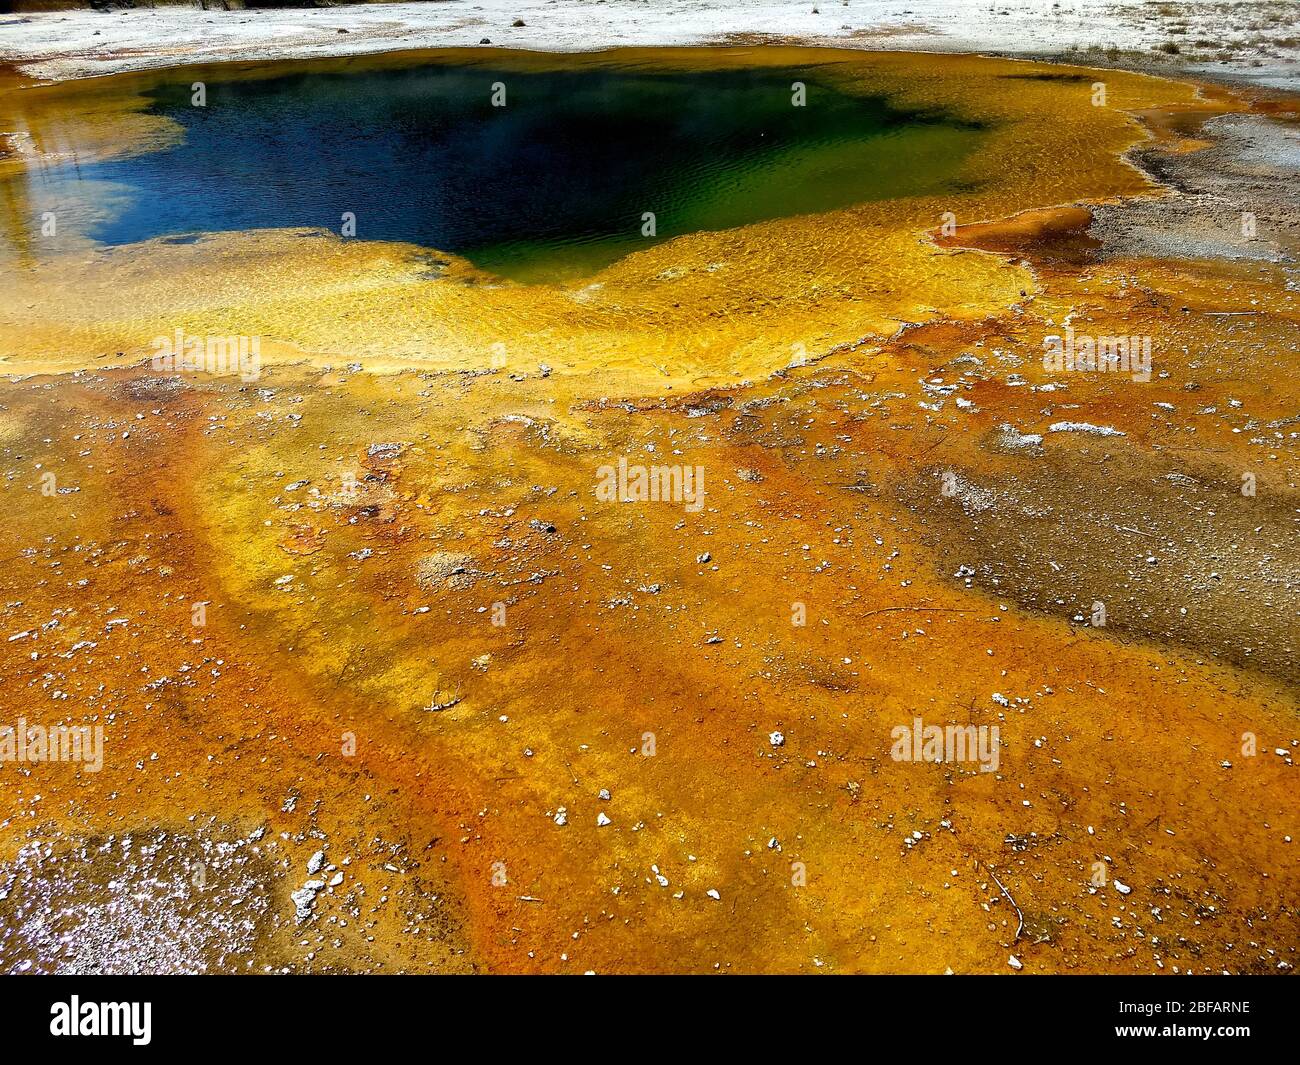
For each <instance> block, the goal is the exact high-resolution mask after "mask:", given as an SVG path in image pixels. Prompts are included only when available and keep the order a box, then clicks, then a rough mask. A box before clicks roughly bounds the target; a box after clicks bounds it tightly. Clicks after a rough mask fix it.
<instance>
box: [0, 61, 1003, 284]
mask: <svg viewBox="0 0 1300 1065" xmlns="http://www.w3.org/2000/svg"><path fill="white" fill-rule="evenodd" d="M284 69H285V68H284V67H281V68H280V71H281V72H279V73H276V74H274V75H272V76H259V77H254V78H249V77H247V76H242V77H235V76H225V77H222V76H220V75H218V76H217V78H216V79H214V78H213V77H212V76H210V75H206V77H207V80H206V106H202V107H199V106H194V104H193V103H192V84H193V73H192V72H185V71H178V72H172V73H170V74H168V75H165V76H160V77H155V78H154V79H153V80H152V82H151V84H150V86H149V87H148V89H147V90H146V96H145V99H146V102H147V113H148V114H151V115H155V116H159V117H162V118H165V119H169V120H171V121H172V122H174V123H176V124H177V125H178V126H179V127H180V129H181V130H182V135H181V136H179V137H176V138H174V140H173V141H172V142H168V143H164V144H162V145H160V146H158V147H157V149H156V150H152V151H146V152H136V153H134V154H130V155H127V156H125V157H119V158H113V159H108V160H102V161H98V162H93V163H90V164H84V165H76V164H75V162H74V161H73V160H75V156H76V153H75V151H72V152H69V153H68V159H67V161H64V162H56V163H55V164H54V165H52V166H46V167H44V168H43V169H42V170H41V171H40V173H39V175H27V176H26V177H20V178H17V179H16V180H25V181H27V183H28V188H27V189H26V190H24V191H25V194H26V195H27V197H29V198H30V200H31V201H32V205H31V207H29V208H28V209H27V210H26V211H24V212H22V217H24V218H25V219H27V220H28V221H29V222H30V223H31V224H33V225H39V221H40V215H41V213H42V212H44V211H56V212H58V214H59V218H60V224H66V220H68V219H71V220H73V224H74V225H76V226H77V227H78V228H79V230H80V231H82V232H84V233H85V234H86V235H88V236H89V237H90V238H92V239H94V240H97V241H101V242H103V243H106V244H124V243H131V242H134V241H139V240H143V239H147V238H151V237H158V236H162V235H168V234H183V233H189V232H197V231H214V230H242V229H248V228H279V227H296V226H312V227H321V228H325V229H329V230H331V231H333V232H340V231H341V229H342V227H343V225H344V222H345V217H344V216H345V214H347V213H350V214H352V215H354V216H355V219H356V233H355V235H356V236H357V237H358V238H361V239H369V240H394V241H409V242H412V243H416V244H420V245H423V246H427V247H431V248H436V249H440V250H443V251H448V252H454V253H456V254H459V255H463V256H465V257H466V258H468V259H470V260H471V261H473V262H474V263H475V264H477V265H479V266H481V267H483V268H485V269H488V270H491V271H494V272H496V273H499V274H502V275H505V276H508V277H514V278H517V279H521V280H545V279H555V278H564V277H573V276H580V275H582V274H585V273H589V272H590V271H592V270H594V269H597V268H599V267H600V266H603V265H605V264H607V263H609V262H612V261H613V260H614V259H617V258H619V257H620V256H622V255H624V254H626V253H628V252H629V251H633V250H636V249H637V248H641V247H645V246H646V245H647V244H648V243H652V242H654V241H655V240H663V239H667V238H670V237H673V236H678V235H681V234H683V233H689V232H693V231H698V230H716V229H724V228H728V227H732V226H738V225H744V224H747V223H750V222H755V221H759V220H763V219H768V218H776V217H783V216H789V215H795V214H805V213H811V212H817V211H824V210H829V209H833V208H837V207H843V206H847V205H850V204H853V203H860V202H865V201H868V200H878V199H885V198H889V197H893V196H899V195H905V194H915V193H924V192H934V191H939V190H942V189H944V188H946V187H950V185H951V184H952V183H953V182H954V181H955V180H956V177H957V172H958V170H959V168H960V166H961V163H962V161H963V159H964V158H965V156H966V155H967V153H968V152H969V151H970V149H971V148H972V147H973V146H974V144H975V143H976V141H977V140H978V138H979V137H980V131H979V129H978V128H977V127H975V126H973V125H971V124H970V123H967V122H962V121H959V120H957V119H954V118H950V117H948V116H944V115H941V114H937V113H931V112H927V113H921V112H917V111H905V110H900V109H897V108H894V107H891V106H890V104H889V103H888V102H887V101H885V100H883V99H880V98H876V97H864V96H858V95H853V94H852V93H850V92H848V91H847V90H845V89H844V88H843V87H841V86H839V85H837V84H836V82H835V80H834V79H833V77H831V76H830V75H829V74H828V73H826V72H824V71H822V70H819V68H816V67H814V68H811V69H807V68H805V69H801V70H794V69H787V70H782V69H779V68H768V69H724V70H714V71H691V72H686V71H672V70H650V69H647V68H646V67H645V66H641V67H636V68H633V67H622V68H620V67H613V66H610V65H604V66H599V67H596V68H591V67H581V66H580V67H578V68H575V69H558V70H557V69H544V70H536V69H521V68H515V67H512V66H511V65H510V63H509V61H508V60H506V59H502V60H501V61H500V62H499V63H498V62H497V61H495V60H494V61H493V63H492V65H485V64H483V63H481V62H478V63H474V64H465V65H455V64H449V63H447V62H439V63H436V64H428V63H425V64H422V65H418V66H405V67H402V66H397V67H393V66H392V64H391V63H382V62H381V63H377V64H375V65H374V66H367V64H366V63H365V62H353V63H350V64H349V65H348V67H347V69H344V70H339V69H332V70H324V71H322V70H320V69H314V70H313V69H312V68H311V67H298V68H294V67H291V68H289V72H283V71H284ZM796 83H800V84H802V85H804V86H805V87H806V89H805V92H804V94H803V95H804V97H805V100H804V103H803V105H802V106H797V105H796V104H797V102H798V97H799V96H800V92H799V90H798V89H797V88H796ZM4 184H6V183H5V182H0V185H4ZM5 194H6V195H7V196H12V195H13V190H12V189H6V190H5ZM648 214H653V215H654V230H655V232H654V233H653V234H651V235H647V232H646V231H647V229H648V226H647V215H648ZM29 235H30V234H29Z"/></svg>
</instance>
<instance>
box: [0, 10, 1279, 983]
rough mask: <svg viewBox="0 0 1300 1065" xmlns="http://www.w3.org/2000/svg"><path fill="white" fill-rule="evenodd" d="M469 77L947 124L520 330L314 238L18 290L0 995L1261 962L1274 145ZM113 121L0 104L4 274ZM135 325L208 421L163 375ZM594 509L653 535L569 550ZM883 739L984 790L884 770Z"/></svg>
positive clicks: (471, 283)
mask: <svg viewBox="0 0 1300 1065" xmlns="http://www.w3.org/2000/svg"><path fill="white" fill-rule="evenodd" d="M911 6H912V7H914V8H915V9H916V11H917V16H918V19H921V17H922V16H923V15H924V12H925V11H926V10H927V5H925V4H921V3H915V4H913V5H911ZM1039 6H1041V5H1039ZM1076 6H1077V5H1076ZM1190 6H1191V7H1195V5H1190ZM1250 6H1251V7H1257V8H1260V9H1263V8H1267V7H1270V6H1271V5H1250ZM438 7H439V8H448V7H449V5H438ZM610 7H611V8H612V7H614V5H612V4H611V5H610ZM521 10H522V9H521ZM543 10H544V11H548V12H550V11H554V12H556V13H557V16H558V14H559V13H560V12H563V11H564V10H565V9H564V8H563V7H560V6H556V7H548V8H544V9H543ZM849 10H853V9H852V8H850V9H849ZM835 11H836V12H837V14H836V15H835V16H833V17H834V18H835V19H836V20H837V21H838V18H839V16H838V11H839V8H838V6H837V7H836V8H835ZM179 14H180V13H179V12H172V11H160V12H158V13H157V15H156V16H150V15H149V13H148V12H141V13H135V14H133V15H132V19H136V18H145V17H156V18H158V19H170V18H176V17H179ZM195 14H196V13H195V12H193V11H189V12H187V13H186V15H187V17H190V18H192V17H193V16H194V15H195ZM235 14H242V13H228V14H227V15H226V16H223V17H224V18H225V19H226V20H227V21H228V20H230V19H232V18H233V17H234V15H235ZM281 14H282V15H285V17H287V14H285V13H281ZM385 14H389V17H393V16H392V15H391V13H387V12H385V11H383V10H380V9H376V10H375V11H374V12H371V10H370V9H366V10H365V11H364V12H362V11H358V10H356V9H339V10H338V11H328V12H324V13H312V14H311V15H309V16H300V17H303V18H308V19H310V20H315V21H319V20H332V19H335V18H342V17H345V16H346V17H355V18H358V19H361V18H379V17H382V16H384V15H385ZM58 17H63V16H56V15H49V16H41V17H40V18H33V21H32V22H31V24H30V26H37V27H39V26H42V25H45V24H46V22H47V21H48V20H51V19H55V18H58ZM67 17H69V18H71V19H72V20H73V22H74V24H75V25H81V24H82V21H85V22H86V23H87V24H89V21H90V20H92V19H99V18H102V16H98V15H94V16H92V15H88V14H77V15H70V16H67ZM277 17H280V16H277ZM439 17H444V18H445V17H448V16H447V15H446V14H441V15H440V16H439ZM846 17H847V16H846ZM524 18H525V21H528V22H531V21H532V19H531V18H530V17H529V16H528V15H527V14H525V16H524ZM257 19H258V20H262V19H267V20H269V19H270V16H257ZM921 20H922V21H923V19H921ZM123 24H124V25H125V24H128V23H127V22H126V21H125V20H124V22H123ZM30 26H29V27H28V28H29V29H30ZM472 32H473V34H476V35H480V36H481V33H480V31H479V29H478V28H477V27H475V28H474V29H473V30H472ZM8 39H9V40H13V38H8ZM494 40H495V37H494ZM264 43H266V42H265V41H264ZM442 43H472V42H468V41H467V42H460V41H452V42H447V41H443V42H442ZM520 43H527V42H520ZM1080 43H1082V44H1085V45H1086V43H1088V42H1086V41H1081V42H1080ZM266 47H267V48H268V49H272V50H274V48H275V47H276V45H275V44H274V43H269V44H266ZM286 50H288V49H286ZM475 51H477V50H475ZM11 54H12V53H11ZM458 55H459V53H456V52H445V53H442V52H440V53H421V54H418V55H409V56H398V57H393V58H392V59H391V60H389V61H391V62H394V63H407V62H434V61H438V62H451V61H455V60H456V59H457V57H458ZM36 58H39V57H36ZM186 58H187V59H193V58H194V57H193V56H187V57H186ZM208 58H211V57H208ZM164 59H165V62H166V63H174V62H175V61H176V60H177V53H176V52H166V53H165V55H164ZM119 60H120V56H115V57H113V58H111V59H110V60H109V62H110V65H111V69H118V66H112V64H118V63H119ZM509 60H510V61H511V62H514V63H517V64H519V65H520V66H521V68H529V69H540V68H548V69H549V68H550V67H552V66H555V65H562V66H567V67H568V68H578V69H593V68H599V67H601V66H602V65H609V64H615V65H617V64H635V65H637V66H639V67H656V66H658V67H670V68H673V69H692V70H698V69H709V70H714V69H719V68H734V67H743V66H752V65H763V64H770V65H772V66H780V67H781V68H782V69H785V68H787V67H791V66H794V67H798V66H800V65H801V64H802V65H808V66H812V65H818V64H824V63H832V64H834V65H835V69H836V74H837V76H839V77H843V78H844V79H846V80H848V81H850V82H853V83H855V84H858V85H859V86H860V87H862V88H863V90H864V91H870V92H872V93H876V94H880V95H883V96H885V97H887V98H889V99H891V100H893V101H897V102H900V103H905V104H907V105H909V106H915V107H935V108H937V107H941V106H942V107H949V108H955V109H958V111H959V113H961V114H963V115H964V116H966V117H968V118H969V119H970V120H971V121H972V122H975V121H978V122H981V123H983V124H984V128H986V129H987V131H988V132H987V137H986V139H985V140H984V141H982V142H981V145H980V147H979V148H978V149H977V150H976V151H975V152H974V153H973V155H972V157H971V158H970V159H969V161H968V162H967V164H966V170H965V173H964V179H963V180H962V181H961V182H960V183H959V185H958V186H957V187H954V188H953V189H951V190H950V191H946V192H944V193H941V194H927V195H923V196H904V197H896V198H892V199H888V200H882V201H879V202H875V203H868V204H862V205H857V206H852V207H848V208H844V209H840V210H835V211H829V212H824V213H818V214H810V215H800V216H798V217H791V218H778V219H772V220H768V221H763V222H760V223H755V224H753V225H747V226H743V227H740V228H734V229H728V230H723V231H719V232H696V233H690V234H683V235H680V236H677V237H674V238H673V239H669V240H666V241H663V242H660V243H657V244H655V245H653V246H652V247H646V248H644V249H643V250H639V251H635V252H633V253H631V254H629V255H627V256H625V257H623V258H621V259H619V260H618V261H617V262H615V263H614V264H613V265H610V266H607V267H603V268H602V269H600V270H599V271H598V272H597V273H595V274H594V275H593V276H591V277H587V278H583V279H581V280H577V281H570V282H565V283H563V284H549V285H548V284H521V283H514V282H508V281H504V280H502V279H500V278H496V277H493V276H490V275H488V274H485V273H484V272H482V271H480V270H478V269H476V268H475V267H474V266H473V265H472V264H470V263H469V262H467V261H465V260H464V259H462V258H459V257H457V256H455V255H450V254H442V253H440V252H439V251H438V250H437V249H429V248H421V247H418V246H415V245H406V244H399V243H393V242H379V241H368V240H365V239H351V240H350V239H345V238H343V237H341V236H340V235H338V234H336V233H331V232H327V231H321V230H303V229H294V230H255V231H242V232H227V233H210V234H202V235H196V236H194V237H193V238H186V239H183V240H182V239H175V238H168V237H161V238H157V239H154V240H150V241H144V242H139V243H135V244H127V245H121V246H115V247H105V246H102V245H99V244H96V243H95V242H94V241H92V240H90V239H88V238H85V237H83V236H80V235H78V234H77V232H76V227H75V226H74V227H73V231H72V234H71V235H70V236H69V237H67V239H66V242H65V243H63V244H61V245H58V246H57V247H50V246H48V245H45V244H43V243H42V241H41V237H40V235H39V233H38V234H34V235H33V236H32V237H31V239H30V240H27V241H25V242H16V243H15V244H14V245H13V246H12V247H11V248H10V249H9V251H8V252H7V255H8V258H7V259H6V260H5V261H4V264H3V269H4V271H5V284H4V287H3V292H0V354H2V355H3V363H2V368H3V371H4V373H5V375H6V376H5V378H4V380H3V384H2V385H0V475H2V477H3V481H2V482H0V483H2V484H3V487H4V493H5V498H6V500H7V501H8V503H9V507H8V509H7V516H6V520H5V522H4V523H3V525H0V560H3V566H2V567H0V588H2V592H3V594H0V636H3V637H4V639H3V640H2V641H0V710H2V711H3V713H2V714H0V725H5V724H11V725H13V724H16V723H17V722H18V721H19V719H22V720H24V721H25V722H27V723H33V724H35V723H39V724H40V725H43V726H46V727H53V726H57V725H60V724H66V725H86V726H91V727H96V726H98V727H102V736H103V750H102V765H101V766H99V767H97V768H92V767H91V766H90V765H88V764H86V763H85V762H82V763H81V764H67V763H56V762H46V763H41V762H33V761H30V760H29V761H27V762H23V761H14V760H10V761H3V762H0V969H2V970H3V971H6V972H25V971H65V972H66V971H75V972H85V971H92V972H118V971H140V972H148V971H195V972H203V971H208V972H211V971H215V972H263V971H275V972H279V971H290V972H397V971H434V972H546V973H583V972H597V973H612V972H827V973H830V972H840V973H844V972H918V973H943V972H945V971H949V970H951V971H953V972H958V973H966V972H1006V973H1011V972H1022V973H1060V972H1106V973H1150V972H1166V973H1170V974H1173V973H1217V972H1223V971H1227V972H1236V973H1242V972H1258V973H1264V972H1270V973H1276V972H1280V971H1285V970H1287V969H1289V968H1291V967H1292V966H1294V965H1295V964H1296V962H1297V953H1300V950H1298V947H1300V917H1298V916H1297V911H1296V888H1297V882H1298V878H1297V873H1296V860H1295V854H1296V851H1295V844H1294V843H1293V840H1294V837H1295V836H1296V834H1297V830H1300V817H1298V816H1297V806H1296V802H1295V777H1294V772H1295V765H1294V761H1295V757H1296V753H1297V751H1298V750H1300V724H1298V723H1297V720H1296V711H1297V700H1296V694H1297V677H1296V670H1295V662H1296V649H1297V641H1298V640H1300V551H1298V550H1297V532H1298V521H1297V505H1298V504H1297V477H1298V476H1300V470H1298V469H1297V462H1296V457H1297V456H1296V445H1297V440H1298V439H1300V390H1298V389H1297V386H1296V381H1295V360H1296V357H1297V345H1300V287H1298V282H1297V273H1296V269H1295V255H1296V253H1297V245H1298V244H1300V230H1298V229H1297V211H1298V209H1300V208H1298V205H1297V203H1296V198H1297V197H1296V189H1297V187H1298V186H1297V182H1296V169H1297V167H1296V157H1297V147H1296V146H1297V132H1296V128H1297V127H1296V125H1295V122H1296V117H1297V116H1296V110H1295V102H1294V100H1293V99H1292V98H1291V97H1288V96H1286V95H1284V94H1281V93H1278V92H1274V91H1267V90H1264V89H1261V88H1259V87H1248V88H1243V87H1242V86H1240V85H1238V86H1234V87H1231V88H1229V87H1225V86H1223V85H1211V84H1208V83H1197V82H1193V81H1187V80H1169V79H1165V78H1160V77H1153V76H1150V75H1149V74H1135V73H1128V72H1124V71H1119V70H1105V71H1099V70H1097V69H1094V68H1093V67H1092V66H1064V65H1061V64H1059V63H1054V64H1047V63H1038V62H1023V61H1012V60H1008V59H1001V58H980V57H971V56H964V55H920V54H913V53H896V52H882V53H878V54H867V53H863V52H855V51H847V50H845V51H839V50H830V49H803V48H790V47H763V48H758V47H751V46H739V47H727V48H710V49H696V48H690V49H635V50H626V51H619V52H613V53H605V54H601V55H596V56H586V55H574V56H567V57H560V56H554V55H551V56H545V55H540V54H536V53H527V54H525V53H511V54H510V56H509ZM91 62H94V63H98V62H99V60H98V59H93V60H92V59H89V58H87V57H85V56H72V55H64V56H62V57H61V58H48V59H42V60H41V64H42V65H39V66H38V67H36V68H34V69H35V70H36V71H37V72H40V71H44V73H45V74H46V75H48V74H50V73H59V72H63V71H65V70H71V69H73V67H75V65H76V64H78V63H82V64H87V63H91ZM320 62H323V63H326V64H329V63H334V62H338V61H337V60H333V59H326V60H320ZM60 63H64V64H72V66H70V67H60V66H58V64H60ZM48 64H54V65H53V66H50V65H48ZM89 69H97V68H93V67H88V66H82V67H79V68H76V72H78V73H85V72H88V70H89ZM326 69H328V68H326ZM151 76H152V75H151V74H149V73H148V72H134V73H126V74H123V75H121V79H125V80H118V79H114V80H113V81H112V82H111V83H108V84H103V83H97V82H76V81H73V82H70V83H51V84H43V83H38V82H37V81H36V80H35V79H34V78H33V75H32V72H31V71H26V72H23V71H15V72H12V73H10V74H9V75H8V76H7V79H8V80H6V81H5V82H4V83H3V85H0V129H4V130H6V131H10V132H12V133H13V134H15V135H14V136H13V137H12V138H11V151H10V154H9V155H8V156H7V157H4V158H0V168H4V169H3V170H0V173H2V174H3V175H4V176H6V177H8V178H10V179H11V180H9V181H8V182H7V183H6V184H5V186H4V188H5V190H6V196H7V198H6V202H5V204H4V209H5V211H6V212H7V216H8V218H9V220H10V228H11V229H12V230H13V231H16V232H21V231H24V226H23V225H22V223H23V221H24V220H25V219H27V218H28V216H29V215H31V214H32V213H33V202H34V201H33V200H32V199H30V198H28V197H30V196H35V195H36V193H37V192H38V191H39V181H37V180H36V179H35V178H33V180H32V181H31V182H25V181H23V180H20V179H21V178H22V176H23V175H28V174H30V175H36V176H37V177H38V176H39V174H40V172H41V167H42V166H43V165H45V164H46V163H51V162H52V161H54V160H55V159H57V158H59V157H60V154H61V153H66V152H68V151H70V150H72V146H75V150H76V152H77V153H78V159H80V160H82V161H86V162H90V161H93V160H95V159H101V158H112V157H115V156H116V155H118V154H120V153H123V152H131V151H138V150H148V149H151V148H154V147H156V146H158V145H160V144H164V143H167V142H168V141H169V139H170V138H173V137H174V136H175V130H174V129H172V128H170V127H169V126H168V125H167V124H166V123H164V122H161V121H160V120H159V119H158V118H157V117H156V116H154V115H152V114H150V113H149V112H148V110H147V109H146V108H144V107H143V106H142V105H141V103H140V100H141V94H143V93H144V92H146V91H147V90H148V89H149V87H150V85H151V84H152V83H151V82H150V81H149V80H148V79H149V78H150V77H151ZM194 76H195V77H196V78H202V77H205V76H219V69H218V68H209V69H208V73H207V74H204V73H203V71H202V70H201V69H200V70H199V71H198V72H196V73H195V75H194ZM249 76H261V75H260V74H258V73H257V72H256V71H253V72H252V73H250V74H249ZM132 79H135V80H132ZM1098 85H1101V86H1102V88H1103V92H1102V96H1101V97H1100V100H1101V102H1098V101H1099V97H1098V95H1097V93H1098ZM176 330H182V331H183V332H184V333H186V334H190V335H197V336H205V335H210V334H214V333H217V334H234V333H239V334H249V335H256V336H259V337H261V338H262V341H263V342H262V345H261V350H260V355H261V361H260V364H259V366H258V367H257V373H255V374H246V375H245V376H246V377H248V378H249V379H247V380H241V377H240V375H239V374H238V373H216V372H194V371H190V370H187V369H185V368H184V367H179V368H178V367H170V368H168V367H162V368H159V366H158V365H157V364H156V363H155V362H154V361H153V360H152V359H151V353H152V352H153V350H154V349H153V348H152V346H151V344H152V339H153V338H156V337H159V336H163V337H167V336H171V335H172V334H173V333H174V332H175V331H176ZM1052 337H1055V338H1065V337H1068V338H1070V343H1071V345H1072V349H1071V350H1072V351H1073V352H1078V351H1084V350H1087V348H1088V345H1091V344H1093V343H1094V342H1095V341H1096V340H1098V339H1102V338H1115V337H1123V338H1125V339H1126V340H1128V339H1129V338H1132V344H1131V348H1126V349H1125V350H1126V351H1131V353H1132V355H1133V359H1132V360H1131V361H1130V364H1129V365H1128V366H1127V368H1126V369H1124V370H1123V371H1120V370H1118V369H1111V370H1107V369H1105V368H1104V367H1103V368H1102V369H1097V368H1095V366H1094V367H1092V368H1090V367H1089V366H1087V365H1080V366H1079V367H1077V368H1070V367H1069V366H1065V365H1061V364H1057V365H1052V364H1050V363H1049V362H1048V361H1046V360H1045V355H1047V354H1050V353H1051V351H1052V350H1053V345H1052V343H1051V342H1049V339H1048V338H1052ZM1144 340H1145V341H1149V348H1147V349H1145V350H1149V352H1150V362H1149V364H1147V363H1142V362H1141V361H1140V360H1138V359H1137V353H1138V352H1139V351H1142V350H1144V347H1143V341H1144ZM620 462H622V463H625V464H627V465H629V466H636V465H645V466H652V465H660V464H667V465H676V466H679V467H686V468H689V469H690V470H692V471H701V473H700V476H701V477H702V484H703V495H702V496H698V495H697V496H694V497H691V496H687V497H683V498H680V499H676V500H659V501H619V500H617V499H614V500H610V499H609V498H608V496H607V495H605V494H603V493H602V492H601V491H600V486H601V484H602V479H603V475H602V472H601V471H602V470H605V469H608V468H611V467H612V468H615V469H617V468H618V467H619V464H620ZM917 719H921V720H922V721H923V722H924V723H925V724H927V725H928V724H936V725H939V726H948V727H951V726H958V727H961V728H965V727H967V726H971V727H972V729H973V730H975V731H979V734H980V735H981V736H983V737H987V738H991V743H992V746H990V747H988V748H987V749H984V750H983V752H982V753H983V757H982V758H981V759H979V760H973V759H971V758H966V759H955V760H954V759H951V758H948V759H945V760H936V759H927V758H923V757H907V756H905V757H900V756H899V753H898V741H897V735H898V730H899V729H902V730H903V731H904V732H910V730H911V729H912V726H913V723H914V722H915V721H916V720H917Z"/></svg>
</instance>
